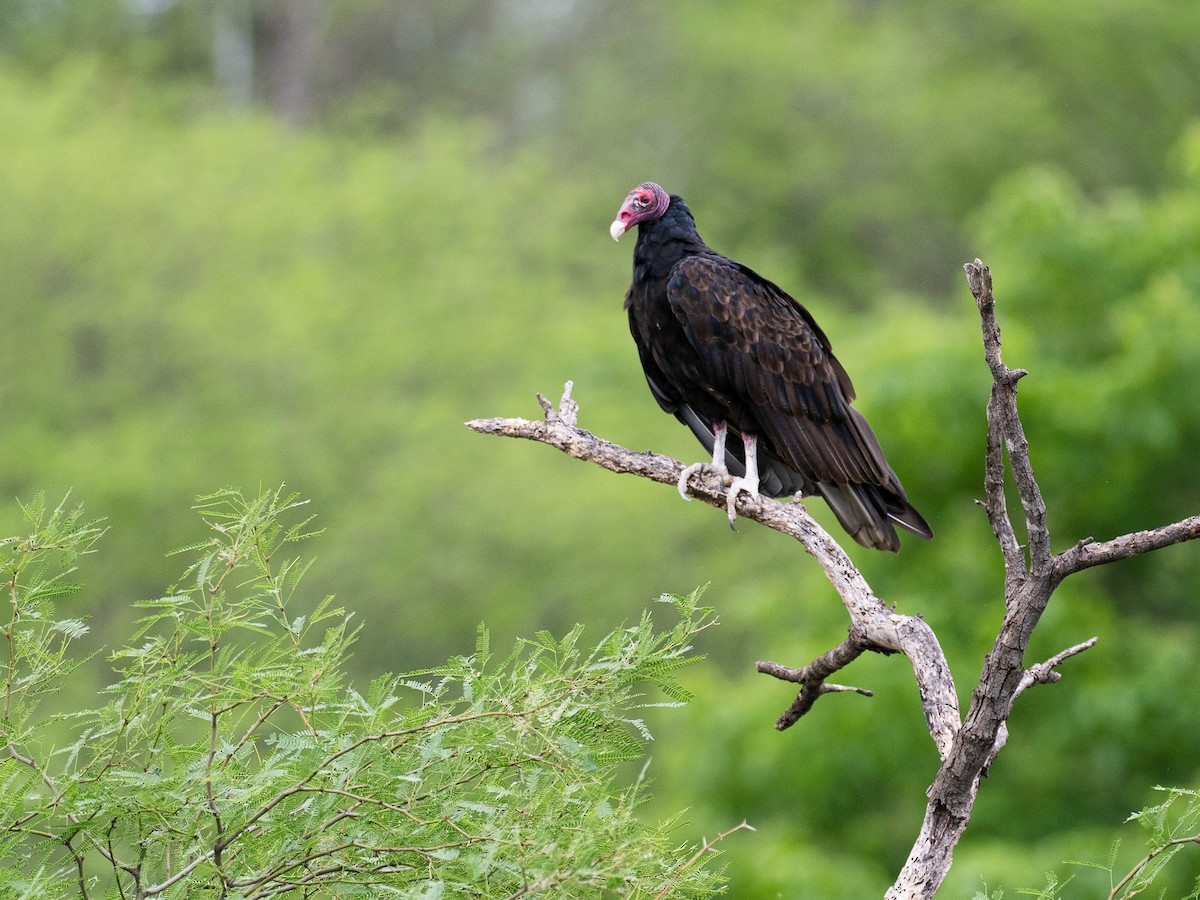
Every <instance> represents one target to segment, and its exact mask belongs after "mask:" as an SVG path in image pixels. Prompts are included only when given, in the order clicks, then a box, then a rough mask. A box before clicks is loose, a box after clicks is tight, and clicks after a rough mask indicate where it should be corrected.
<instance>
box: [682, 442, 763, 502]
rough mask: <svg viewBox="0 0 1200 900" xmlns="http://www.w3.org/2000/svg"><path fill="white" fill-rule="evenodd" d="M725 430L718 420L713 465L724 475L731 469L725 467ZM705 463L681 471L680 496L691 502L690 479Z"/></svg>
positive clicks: (694, 464)
mask: <svg viewBox="0 0 1200 900" xmlns="http://www.w3.org/2000/svg"><path fill="white" fill-rule="evenodd" d="M725 432H726V428H725V423H724V422H718V423H717V424H716V425H714V426H713V459H712V465H713V468H714V469H716V470H717V471H718V472H720V473H721V474H722V475H728V474H729V469H728V468H726V467H725ZM705 465H707V464H706V463H692V464H691V465H690V466H688V467H687V468H686V469H684V470H683V471H682V472H680V473H679V482H678V485H677V486H678V488H679V496H680V497H682V498H683V499H684V500H687V501H688V502H689V503H690V502H691V500H692V498H691V497H689V496H688V494H687V483H688V479H689V478H691V477H692V475H693V474H694V473H696V472H699V471H700V470H701V469H702V468H704V466H705ZM756 483H757V482H756Z"/></svg>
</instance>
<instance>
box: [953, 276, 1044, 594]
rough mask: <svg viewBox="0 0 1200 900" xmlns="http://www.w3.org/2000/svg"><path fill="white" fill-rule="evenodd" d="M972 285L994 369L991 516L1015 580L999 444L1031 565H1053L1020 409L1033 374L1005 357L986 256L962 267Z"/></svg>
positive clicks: (1014, 551) (989, 451)
mask: <svg viewBox="0 0 1200 900" xmlns="http://www.w3.org/2000/svg"><path fill="white" fill-rule="evenodd" d="M963 269H964V271H965V272H966V274H967V284H968V285H969V286H970V288H971V294H972V295H973V296H974V298H975V305H976V306H977V307H978V309H979V317H980V323H981V325H982V327H983V350H984V358H985V359H986V360H987V364H988V368H989V369H991V372H992V395H991V397H990V399H989V400H988V408H987V418H988V443H987V448H988V449H987V475H986V480H985V488H986V490H987V503H986V505H987V510H988V518H989V520H990V521H991V523H992V530H993V531H994V532H995V533H996V539H997V540H998V541H999V542H1000V549H1001V551H1002V552H1003V553H1004V562H1005V569H1006V571H1007V574H1008V577H1009V578H1010V579H1011V578H1012V577H1014V575H1015V573H1016V572H1017V571H1019V570H1020V568H1021V566H1020V565H1019V563H1018V560H1019V558H1020V556H1019V551H1018V548H1017V542H1016V538H1015V536H1014V535H1013V529H1012V523H1011V522H1010V521H1009V519H1008V513H1007V510H1006V508H1005V501H1004V469H1003V463H1002V460H1001V453H1000V448H1001V445H1003V446H1004V447H1005V448H1006V449H1007V451H1008V464H1009V467H1010V468H1011V470H1012V473H1013V481H1014V482H1015V484H1016V486H1017V492H1018V493H1019V494H1020V497H1021V505H1022V506H1023V507H1024V511H1025V527H1026V533H1027V535H1028V540H1029V557H1030V562H1029V564H1030V569H1031V571H1035V572H1045V571H1046V570H1048V569H1049V568H1050V565H1051V556H1050V532H1049V530H1048V529H1047V527H1046V504H1045V502H1044V501H1043V500H1042V492H1041V489H1040V488H1039V487H1038V483H1037V479H1036V478H1035V477H1034V474H1033V466H1032V465H1031V463H1030V461H1029V441H1028V440H1026V438H1025V429H1024V426H1022V425H1021V417H1020V415H1018V413H1017V382H1018V381H1020V380H1021V379H1022V378H1024V377H1025V376H1026V375H1027V374H1029V373H1028V372H1026V371H1025V370H1024V369H1010V368H1009V367H1008V366H1006V365H1005V364H1004V360H1003V359H1002V358H1001V355H1000V323H999V322H998V321H997V320H996V300H995V297H994V296H993V294H992V273H991V270H990V269H988V267H987V266H985V265H984V264H983V261H982V260H979V259H976V260H975V262H973V263H967V264H966V265H964V266H963Z"/></svg>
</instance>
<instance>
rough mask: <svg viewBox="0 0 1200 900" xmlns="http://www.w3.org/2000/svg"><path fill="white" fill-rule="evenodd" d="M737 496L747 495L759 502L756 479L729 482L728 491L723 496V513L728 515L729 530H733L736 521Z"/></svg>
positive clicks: (738, 479) (739, 479) (740, 479)
mask: <svg viewBox="0 0 1200 900" xmlns="http://www.w3.org/2000/svg"><path fill="white" fill-rule="evenodd" d="M738 494H747V495H749V496H750V498H751V499H752V500H754V501H756V502H757V501H759V500H761V499H762V498H761V497H760V496H759V494H758V479H757V478H735V479H733V481H732V482H730V484H729V490H728V491H727V492H726V494H725V511H726V512H727V513H729V527H730V528H733V523H734V521H735V520H736V519H737V499H738Z"/></svg>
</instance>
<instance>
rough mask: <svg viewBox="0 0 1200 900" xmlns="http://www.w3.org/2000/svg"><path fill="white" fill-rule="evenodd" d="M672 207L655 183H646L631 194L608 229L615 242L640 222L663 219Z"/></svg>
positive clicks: (665, 193)
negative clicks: (669, 207)
mask: <svg viewBox="0 0 1200 900" xmlns="http://www.w3.org/2000/svg"><path fill="white" fill-rule="evenodd" d="M670 205H671V198H670V197H669V196H668V195H667V192H666V191H664V190H663V189H662V188H661V187H659V186H658V185H657V184H655V183H654V182H653V181H644V182H642V183H641V184H639V185H638V186H637V187H635V188H634V189H633V190H632V191H630V192H629V196H628V197H626V198H625V202H624V203H622V204H621V209H620V211H619V212H618V213H617V217H616V218H615V219H614V220H613V223H612V225H611V226H610V227H609V229H608V233H609V234H611V235H612V238H613V240H614V241H619V240H620V239H621V235H623V234H624V233H625V232H626V231H628V230H629V229H630V228H632V227H633V226H634V225H637V224H638V223H639V222H653V221H654V220H655V219H661V218H662V217H663V214H664V213H666V211H667V207H668V206H670Z"/></svg>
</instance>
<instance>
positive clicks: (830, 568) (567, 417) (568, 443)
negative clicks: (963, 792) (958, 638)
mask: <svg viewBox="0 0 1200 900" xmlns="http://www.w3.org/2000/svg"><path fill="white" fill-rule="evenodd" d="M571 390H572V383H571V382H567V384H566V387H565V389H564V391H563V397H562V400H561V401H560V403H559V408H558V410H557V411H556V410H554V409H553V407H551V405H550V403H549V401H547V400H546V399H545V398H544V397H541V396H540V395H539V400H540V402H541V403H542V406H543V409H544V410H546V418H545V419H544V420H543V421H540V422H539V421H531V420H528V419H475V420H472V421H470V422H467V423H466V424H467V427H468V428H470V429H471V430H472V431H478V432H480V433H483V434H497V435H503V436H505V437H518V438H526V439H528V440H534V441H539V442H541V443H544V444H549V445H550V446H552V447H557V448H558V449H560V450H562V451H563V452H564V453H567V454H568V455H570V456H573V457H575V458H576V459H584V460H588V461H589V462H594V463H596V464H597V465H599V466H603V467H604V468H606V469H609V470H610V471H613V472H626V473H629V474H633V475H639V476H641V477H642V478H649V479H650V480H651V481H657V482H659V483H661V484H667V485H671V486H672V487H674V486H675V485H676V484H677V482H678V481H679V475H680V473H681V472H682V471H683V468H684V464H683V463H681V462H680V461H679V460H676V459H672V458H670V457H668V456H661V455H659V454H657V453H649V452H646V453H638V452H635V451H632V450H626V449H625V448H624V447H621V446H619V445H617V444H613V443H611V442H609V441H605V440H602V439H601V438H598V437H596V436H595V435H594V434H591V433H590V432H588V431H585V430H583V429H582V428H579V427H577V426H576V425H575V424H574V420H573V418H572V417H573V415H574V411H576V410H577V409H578V406H577V405H575V401H574V400H573V399H572V398H571ZM568 410H570V411H571V412H570V413H568ZM688 485H689V488H690V492H691V494H692V496H694V497H697V498H699V499H700V500H703V501H704V502H705V503H707V504H709V505H710V506H715V507H717V508H719V509H725V503H726V488H727V487H728V482H727V480H726V478H725V477H724V476H721V475H719V474H717V473H716V472H715V471H714V470H712V469H711V468H709V467H705V468H703V469H702V470H701V471H699V472H698V473H697V474H695V475H694V476H693V477H692V478H691V480H690V481H689V482H688ZM737 512H738V515H739V516H741V517H743V518H746V519H753V520H754V521H756V522H761V523H762V524H763V525H766V526H767V527H768V528H773V529H774V530H776V531H779V532H782V533H783V534H786V535H789V536H791V537H792V538H794V539H795V540H797V541H799V542H800V544H801V545H802V546H803V547H804V549H805V550H807V551H808V553H809V554H810V555H811V556H812V557H813V558H814V559H816V561H817V563H818V564H819V565H820V566H821V569H822V570H823V571H824V572H825V576H826V578H827V579H828V580H829V582H830V584H832V585H833V587H834V589H835V590H836V591H837V593H838V596H839V597H841V599H842V603H843V605H844V606H845V607H846V612H847V613H848V614H849V616H850V622H851V633H852V637H851V642H853V644H854V645H855V646H856V647H857V648H858V650H857V652H853V653H850V652H847V651H844V650H843V649H842V648H844V647H845V646H846V645H845V644H843V645H841V646H840V647H839V648H835V649H834V650H832V651H830V652H829V653H826V654H824V655H823V656H822V657H820V659H819V660H818V661H817V662H814V663H813V664H812V665H810V666H809V667H806V668H803V669H787V668H786V667H778V669H774V668H773V666H774V664H771V663H766V664H763V663H760V664H759V665H760V666H763V665H765V666H766V667H767V668H766V669H760V670H761V671H766V672H768V674H776V673H777V672H778V671H789V672H793V673H795V672H800V673H803V677H802V678H786V680H789V681H796V682H798V683H800V684H801V689H800V693H799V695H798V696H797V698H796V701H795V702H794V703H793V704H792V706H790V707H789V708H788V710H787V711H786V712H785V713H784V714H783V715H781V716H780V718H779V720H778V722H777V723H776V727H778V728H780V729H784V728H787V727H789V726H790V725H792V724H794V723H795V722H796V721H797V720H798V719H799V718H800V717H801V716H803V715H804V713H806V712H807V711H808V710H809V709H811V708H812V704H813V703H814V702H816V699H817V698H818V697H820V696H823V695H824V694H827V693H833V692H834V690H832V689H830V688H829V686H827V685H824V682H825V679H826V678H828V677H829V676H831V675H832V674H834V672H836V671H838V670H839V669H841V668H843V667H844V666H846V665H848V664H849V663H850V662H852V661H853V660H854V659H856V658H857V657H858V656H859V654H861V653H862V652H863V651H864V650H873V651H876V652H882V653H903V654H904V655H905V656H907V657H908V659H909V661H910V662H911V664H912V667H913V674H914V676H915V677H916V681H917V688H918V690H919V691H920V695H921V700H922V704H923V707H924V710H925V721H926V724H927V726H928V728H929V733H930V736H931V737H932V738H933V741H934V743H935V745H936V746H937V749H938V755H939V756H940V757H941V758H942V759H945V758H946V754H947V753H948V752H949V750H950V744H951V741H952V740H953V737H954V733H955V732H956V731H957V730H958V728H959V723H960V719H959V710H958V695H957V694H956V693H955V689H954V681H953V678H952V677H951V675H950V667H949V666H948V665H947V664H946V657H945V654H944V653H943V652H942V648H941V645H940V644H939V643H938V640H937V635H935V634H934V633H933V629H932V628H930V627H929V625H928V624H926V622H925V621H924V620H923V619H921V618H920V617H919V616H905V615H900V614H899V613H897V612H895V611H894V610H893V609H891V608H889V607H888V606H887V605H885V604H884V602H883V601H882V600H880V599H879V598H878V597H877V596H875V593H874V592H873V591H872V590H871V587H870V585H868V584H867V581H866V579H865V578H863V576H862V573H861V572H859V571H858V569H857V567H855V565H854V563H853V562H851V560H850V557H849V556H847V555H846V552H845V551H844V550H843V549H842V548H841V546H840V545H839V544H838V543H837V541H835V540H834V539H833V538H832V537H830V535H829V533H828V532H826V531H825V529H824V528H822V527H821V526H820V525H819V524H817V521H816V520H815V519H813V518H812V517H811V516H810V515H809V514H808V512H807V510H805V508H804V506H803V504H801V503H780V502H779V501H777V500H772V499H769V498H766V497H763V498H761V499H760V500H759V501H757V502H756V501H754V500H752V499H751V498H749V497H748V496H746V495H744V494H743V495H741V496H739V497H738V500H737ZM818 663H819V665H818ZM777 677H778V676H777Z"/></svg>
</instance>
